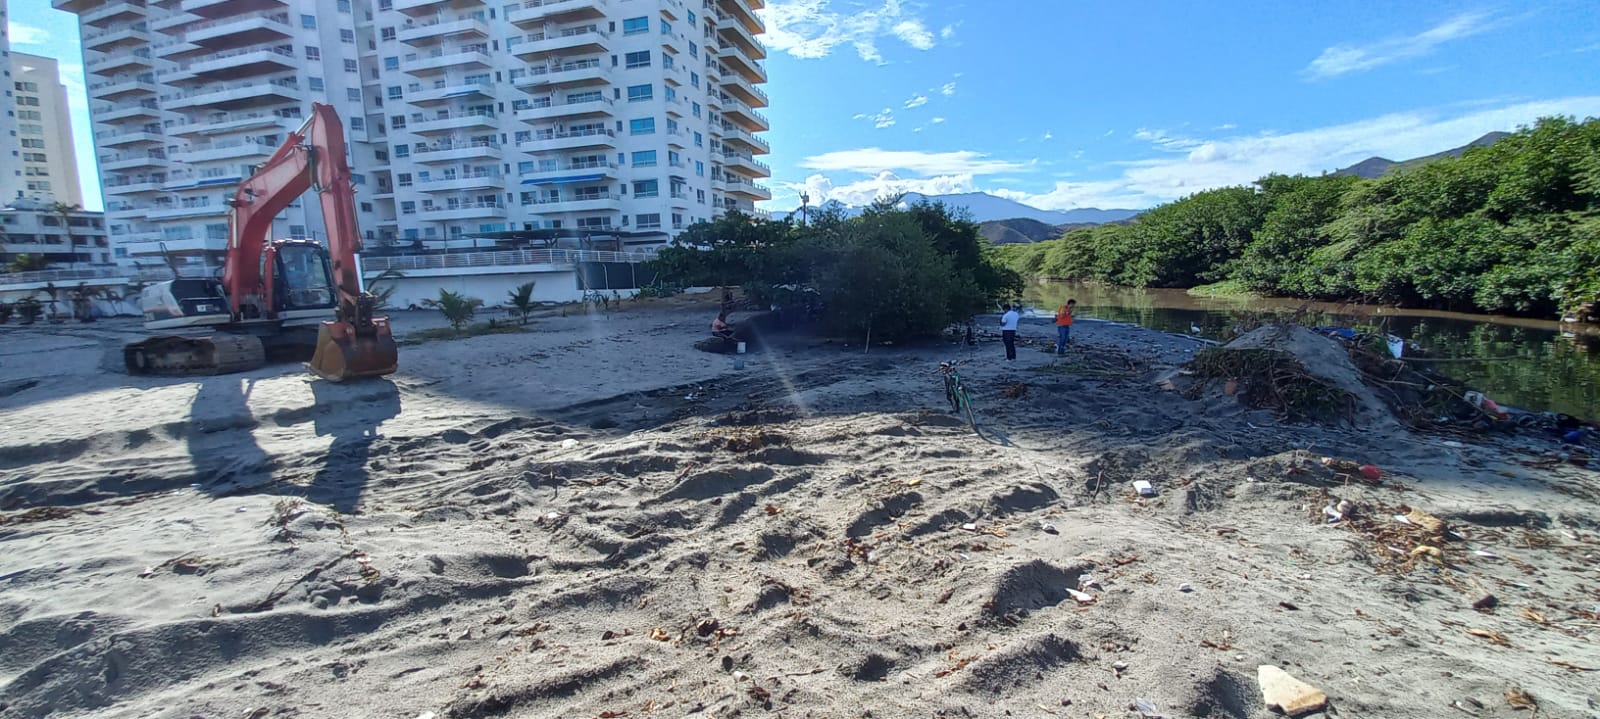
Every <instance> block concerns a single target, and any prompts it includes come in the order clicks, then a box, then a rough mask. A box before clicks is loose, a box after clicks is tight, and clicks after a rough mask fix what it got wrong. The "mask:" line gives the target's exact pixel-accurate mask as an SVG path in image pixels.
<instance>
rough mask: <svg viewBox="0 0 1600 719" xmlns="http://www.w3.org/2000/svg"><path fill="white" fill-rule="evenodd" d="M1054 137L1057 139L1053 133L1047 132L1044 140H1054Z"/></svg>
mask: <svg viewBox="0 0 1600 719" xmlns="http://www.w3.org/2000/svg"><path fill="white" fill-rule="evenodd" d="M1054 137H1055V134H1054V133H1052V132H1048V131H1047V132H1045V133H1044V139H1046V140H1049V139H1053V138H1054Z"/></svg>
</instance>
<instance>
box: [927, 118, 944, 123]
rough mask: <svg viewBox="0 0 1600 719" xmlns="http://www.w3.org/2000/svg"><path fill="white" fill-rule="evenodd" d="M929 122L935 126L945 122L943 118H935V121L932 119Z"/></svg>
mask: <svg viewBox="0 0 1600 719" xmlns="http://www.w3.org/2000/svg"><path fill="white" fill-rule="evenodd" d="M928 122H931V123H933V124H935V125H937V124H939V123H941V122H944V118H942V117H935V118H933V119H932V120H929V121H928Z"/></svg>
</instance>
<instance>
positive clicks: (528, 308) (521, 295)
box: [506, 281, 535, 324]
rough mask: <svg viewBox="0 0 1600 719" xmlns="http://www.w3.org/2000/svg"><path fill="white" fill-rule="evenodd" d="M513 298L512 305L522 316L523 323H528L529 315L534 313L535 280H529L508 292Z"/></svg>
mask: <svg viewBox="0 0 1600 719" xmlns="http://www.w3.org/2000/svg"><path fill="white" fill-rule="evenodd" d="M506 294H507V295H508V296H510V298H511V306H512V307H513V308H515V309H516V311H517V314H518V315H521V316H522V324H528V315H531V314H533V309H534V306H535V305H534V302H533V282H531V281H529V282H526V283H524V284H521V285H518V286H517V289H515V290H511V291H510V292H507V293H506Z"/></svg>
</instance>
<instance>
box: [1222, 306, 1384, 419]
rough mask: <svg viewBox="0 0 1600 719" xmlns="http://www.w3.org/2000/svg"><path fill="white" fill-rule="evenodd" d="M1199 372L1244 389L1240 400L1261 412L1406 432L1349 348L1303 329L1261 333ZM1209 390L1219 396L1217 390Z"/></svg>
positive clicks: (1272, 328)
mask: <svg viewBox="0 0 1600 719" xmlns="http://www.w3.org/2000/svg"><path fill="white" fill-rule="evenodd" d="M1194 367H1195V368H1196V370H1197V371H1198V372H1199V373H1200V374H1201V375H1202V376H1207V377H1212V378H1217V379H1224V380H1234V381H1237V382H1239V383H1241V384H1242V385H1243V386H1242V387H1241V389H1240V391H1239V396H1240V398H1241V399H1242V400H1244V401H1246V402H1250V403H1252V404H1254V405H1255V406H1258V407H1272V408H1274V409H1279V410H1280V411H1284V412H1286V413H1288V414H1291V415H1307V416H1311V417H1314V418H1320V419H1331V418H1334V417H1341V416H1342V418H1343V419H1347V420H1349V421H1350V422H1351V423H1352V424H1354V425H1355V426H1356V427H1358V428H1361V429H1367V430H1377V431H1400V429H1401V427H1400V423H1399V422H1398V421H1397V420H1396V419H1395V418H1394V415H1393V414H1391V413H1390V410H1389V407H1388V406H1387V405H1386V404H1384V402H1383V400H1381V399H1379V398H1378V396H1377V395H1376V394H1374V393H1373V391H1372V389H1371V388H1369V387H1368V386H1367V385H1366V383H1364V382H1363V381H1362V379H1361V370H1359V369H1357V368H1356V366H1355V364H1354V363H1353V362H1351V361H1350V354H1349V352H1348V351H1346V350H1345V348H1344V346H1343V345H1341V344H1339V342H1338V341H1336V340H1334V339H1332V338H1330V337H1325V336H1323V335H1320V334H1317V333H1316V332H1313V331H1311V330H1309V329H1307V328H1305V327H1301V326H1299V325H1265V326H1262V327H1258V328H1256V329H1254V330H1251V331H1249V332H1246V333H1245V334H1243V335H1240V336H1239V337H1237V338H1235V339H1234V340H1233V341H1231V342H1229V343H1227V344H1225V345H1223V346H1221V347H1217V348H1212V349H1208V350H1204V351H1203V352H1201V353H1200V354H1199V355H1197V356H1196V357H1195V361H1194ZM1222 387H1224V388H1225V387H1226V385H1223V386H1222ZM1209 389H1210V390H1211V393H1213V394H1215V390H1216V389H1217V388H1215V387H1213V388H1209ZM1224 391H1226V389H1224Z"/></svg>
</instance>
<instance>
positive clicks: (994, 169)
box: [800, 147, 1028, 177]
mask: <svg viewBox="0 0 1600 719" xmlns="http://www.w3.org/2000/svg"><path fill="white" fill-rule="evenodd" d="M800 166H801V167H804V168H806V169H810V170H822V171H824V172H859V173H862V174H866V175H878V174H881V173H884V172H891V171H894V170H900V171H904V172H908V173H910V174H913V175H921V176H923V177H933V176H936V175H969V176H970V175H995V174H999V173H1002V172H1011V171H1015V170H1021V169H1025V168H1026V167H1027V166H1028V165H1027V164H1026V163H1020V162H1007V161H1005V160H995V159H991V158H990V157H989V156H988V155H986V154H984V153H981V152H973V151H971V150H956V151H952V152H921V151H917V150H883V149H880V148H876V147H866V148H861V149H859V150H839V151H836V152H827V153H823V154H821V155H812V156H811V157H807V158H806V159H805V160H803V161H801V162H800Z"/></svg>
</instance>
